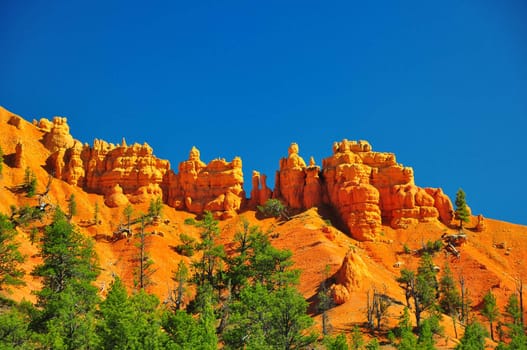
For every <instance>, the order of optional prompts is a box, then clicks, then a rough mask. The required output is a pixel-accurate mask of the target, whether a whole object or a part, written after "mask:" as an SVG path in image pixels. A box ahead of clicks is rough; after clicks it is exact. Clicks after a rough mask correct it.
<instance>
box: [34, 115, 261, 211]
mask: <svg viewBox="0 0 527 350" xmlns="http://www.w3.org/2000/svg"><path fill="white" fill-rule="evenodd" d="M37 126H38V127H39V128H40V130H41V131H44V133H45V134H44V138H43V143H44V145H45V146H46V148H48V149H49V150H50V152H51V155H50V156H49V158H48V160H47V165H48V167H49V168H50V170H51V171H52V172H54V174H55V176H56V177H57V178H60V179H63V180H64V181H66V182H68V183H69V184H71V185H76V186H80V187H82V188H84V189H85V190H87V191H90V192H95V193H99V194H102V195H104V196H105V203H106V204H107V205H108V206H110V207H117V206H122V205H126V204H127V203H128V202H132V203H142V202H146V201H148V200H150V199H151V198H153V197H162V198H163V200H164V202H165V203H167V204H169V205H171V206H173V207H176V208H179V209H184V210H188V211H190V212H193V213H197V214H200V213H203V212H204V211H205V210H209V211H212V212H220V213H221V215H223V216H227V215H233V214H234V213H236V212H237V211H238V210H239V209H240V207H241V205H242V202H243V201H244V200H245V192H244V190H243V172H242V161H241V159H240V158H238V157H236V158H234V159H233V161H232V162H227V161H225V160H224V159H215V160H213V161H211V162H210V163H209V164H205V163H204V162H202V161H201V160H200V154H199V151H198V150H197V149H196V148H192V150H191V151H190V157H189V159H188V160H187V161H184V162H182V163H181V164H180V165H179V169H178V170H179V173H178V174H175V173H174V172H173V171H172V170H171V169H170V164H169V162H168V161H167V160H162V159H159V158H157V157H155V156H154V155H153V151H152V148H151V147H150V146H149V145H148V144H146V143H145V144H143V145H140V144H137V143H136V144H133V145H131V146H128V145H127V144H126V141H125V140H124V139H123V141H122V143H121V144H117V145H114V144H111V143H108V142H105V141H102V140H97V139H96V140H95V141H94V143H93V146H91V147H90V146H89V145H87V144H86V145H82V144H81V143H80V142H79V141H77V140H74V139H73V137H71V135H70V134H69V126H68V124H67V120H66V118H60V117H56V118H54V119H53V122H50V121H49V120H47V119H42V120H40V122H39V123H38V124H37ZM262 184H263V193H267V196H268V197H269V196H270V194H269V192H270V190H269V189H268V188H267V187H266V185H265V178H264V179H263V181H262ZM262 198H263V199H265V196H264V195H262Z"/></svg>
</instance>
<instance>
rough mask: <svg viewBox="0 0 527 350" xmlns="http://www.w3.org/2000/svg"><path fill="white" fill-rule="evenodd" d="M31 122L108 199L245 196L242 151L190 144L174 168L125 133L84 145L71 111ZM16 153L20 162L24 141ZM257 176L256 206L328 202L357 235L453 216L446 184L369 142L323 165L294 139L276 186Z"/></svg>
mask: <svg viewBox="0 0 527 350" xmlns="http://www.w3.org/2000/svg"><path fill="white" fill-rule="evenodd" d="M34 124H35V125H36V126H37V127H38V128H39V129H40V130H41V131H43V132H44V137H43V144H44V145H45V147H46V148H47V149H48V150H49V151H50V156H49V157H48V159H47V166H48V168H49V169H50V171H52V172H53V173H54V174H55V176H56V177H57V178H60V179H63V180H64V181H66V182H68V183H69V184H71V185H76V186H80V187H82V188H84V189H85V190H87V191H90V192H96V193H100V194H102V195H104V196H105V202H106V203H107V204H108V205H109V206H119V205H123V204H125V203H128V202H132V203H142V202H146V201H148V200H150V199H151V198H152V197H162V198H163V201H164V202H165V203H167V204H168V205H170V206H173V207H175V208H178V209H183V210H188V211H190V212H192V213H196V214H201V213H203V212H204V211H212V212H215V213H216V214H217V215H218V216H223V217H225V216H232V215H234V214H235V213H236V212H237V211H239V210H240V208H241V207H242V205H243V204H244V203H245V199H246V198H245V191H244V189H243V172H242V161H241V159H240V158H239V157H236V158H234V159H233V160H232V161H231V162H227V161H226V160H225V159H214V160H212V161H211V162H210V163H209V164H205V163H204V162H203V161H201V159H200V153H199V150H198V149H196V148H195V147H193V148H192V150H191V151H190V155H189V159H188V160H186V161H183V162H181V163H180V164H179V167H178V173H177V174H176V173H174V171H172V170H171V169H170V164H169V162H168V161H167V160H162V159H159V158H157V157H155V156H154V154H153V150H152V148H151V147H150V146H149V145H148V144H146V143H145V144H143V145H140V144H137V143H136V144H133V145H131V146H128V145H127V144H126V141H125V140H124V139H123V141H122V143H121V144H117V145H114V144H111V143H108V142H105V141H101V140H95V141H94V143H93V146H89V145H87V144H85V145H82V144H81V143H80V142H79V141H77V140H74V139H73V137H72V136H71V135H70V133H69V126H68V124H67V119H66V118H61V117H55V118H54V119H53V122H50V121H49V120H47V119H41V120H40V121H39V122H38V123H36V122H35V123H34ZM17 156H18V159H20V160H21V161H22V149H21V148H20V149H19V152H18V154H17ZM252 183H253V189H252V191H251V200H250V201H249V205H250V206H251V207H256V206H257V205H263V204H264V203H265V201H266V200H268V199H269V198H271V197H272V198H278V199H280V200H282V201H283V202H284V204H285V205H287V206H288V207H290V208H292V209H307V208H311V207H314V206H319V205H322V204H328V205H330V206H331V207H333V208H335V210H336V211H337V212H338V214H339V216H340V218H341V219H342V221H343V222H344V223H345V224H346V225H347V227H348V228H349V230H350V232H351V235H352V236H353V237H354V238H356V239H358V240H372V239H375V237H376V235H377V234H378V233H379V232H380V231H381V226H382V224H383V223H385V224H390V225H391V226H392V227H394V228H404V227H407V226H408V225H410V224H413V223H416V222H418V221H430V220H436V219H440V220H441V221H443V222H445V223H449V222H450V221H451V220H452V215H453V207H452V203H451V202H450V199H449V198H448V197H447V196H446V195H445V194H444V193H443V192H442V191H441V189H433V188H426V189H423V188H420V187H417V186H416V185H415V184H414V175H413V170H412V168H409V167H404V166H402V165H400V164H398V163H397V162H396V159H395V155H394V154H392V153H381V152H373V151H372V148H371V146H370V144H369V143H368V142H366V141H348V140H343V141H342V142H335V143H334V145H333V155H331V156H330V157H328V158H326V159H324V160H323V162H322V168H321V167H320V166H318V165H316V164H315V161H314V159H313V158H311V159H310V162H309V165H306V162H305V161H304V159H303V158H302V157H301V156H300V155H299V148H298V145H297V144H296V143H292V144H291V146H290V147H289V150H288V156H287V157H285V158H282V159H281V160H280V167H279V170H278V171H277V173H276V180H275V189H274V191H271V189H269V188H268V187H267V185H266V177H265V175H263V174H260V173H258V172H254V173H253V178H252ZM125 198H126V199H125Z"/></svg>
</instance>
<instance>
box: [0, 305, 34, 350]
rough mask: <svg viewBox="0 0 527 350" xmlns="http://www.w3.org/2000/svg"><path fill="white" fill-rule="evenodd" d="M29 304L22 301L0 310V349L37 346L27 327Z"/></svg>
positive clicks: (20, 349)
mask: <svg viewBox="0 0 527 350" xmlns="http://www.w3.org/2000/svg"><path fill="white" fill-rule="evenodd" d="M32 311H34V310H33V307H32V305H31V304H29V303H28V302H22V303H21V304H18V305H13V306H11V307H9V308H8V309H6V308H5V306H3V311H2V312H0V349H6V350H7V349H9V350H11V349H13V350H14V349H17V350H30V349H35V348H37V344H36V343H35V342H34V339H33V334H32V332H31V330H30V329H29V322H30V313H31V312H32Z"/></svg>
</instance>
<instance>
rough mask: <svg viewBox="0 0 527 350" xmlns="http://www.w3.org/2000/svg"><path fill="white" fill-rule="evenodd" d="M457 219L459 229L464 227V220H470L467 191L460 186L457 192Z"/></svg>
mask: <svg viewBox="0 0 527 350" xmlns="http://www.w3.org/2000/svg"><path fill="white" fill-rule="evenodd" d="M455 203H456V211H455V215H456V219H458V220H459V229H460V230H462V229H463V223H464V222H470V212H469V210H468V207H467V202H466V200H465V192H464V191H463V190H462V189H461V188H460V189H459V190H458V191H457V193H456V201H455Z"/></svg>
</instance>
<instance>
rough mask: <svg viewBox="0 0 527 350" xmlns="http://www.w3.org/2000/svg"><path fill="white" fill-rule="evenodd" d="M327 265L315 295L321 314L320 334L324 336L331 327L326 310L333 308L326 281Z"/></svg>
mask: <svg viewBox="0 0 527 350" xmlns="http://www.w3.org/2000/svg"><path fill="white" fill-rule="evenodd" d="M329 269H330V267H329V265H326V267H325V269H324V280H323V281H322V283H321V284H320V290H319V292H318V294H317V297H318V311H319V312H321V313H322V334H323V335H324V336H325V335H327V334H328V333H329V330H330V328H331V325H330V323H329V315H328V310H329V309H330V308H331V307H332V306H333V305H332V303H333V299H332V298H331V294H330V292H329V289H328V287H327V282H326V281H327V280H328V279H329Z"/></svg>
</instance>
